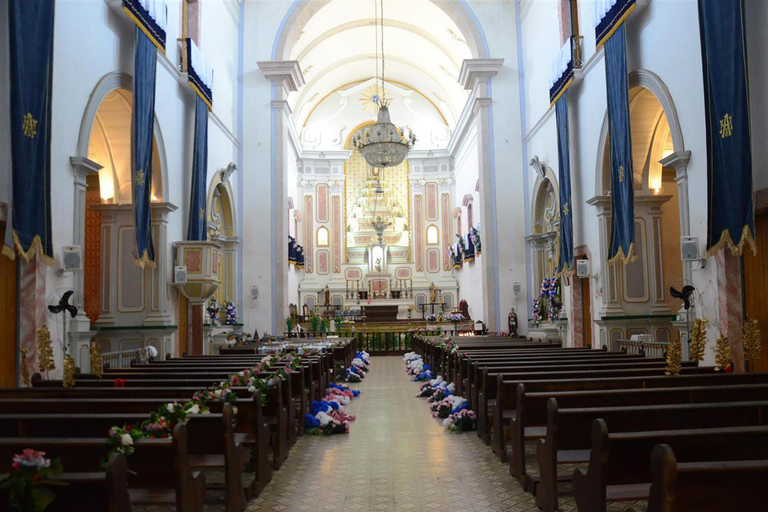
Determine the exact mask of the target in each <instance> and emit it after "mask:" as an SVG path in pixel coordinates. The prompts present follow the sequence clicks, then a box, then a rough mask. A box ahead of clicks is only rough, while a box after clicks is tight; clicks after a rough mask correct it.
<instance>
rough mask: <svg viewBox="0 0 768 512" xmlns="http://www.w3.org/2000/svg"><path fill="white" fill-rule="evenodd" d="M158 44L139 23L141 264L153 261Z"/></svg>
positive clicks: (136, 158)
mask: <svg viewBox="0 0 768 512" xmlns="http://www.w3.org/2000/svg"><path fill="white" fill-rule="evenodd" d="M156 68H157V48H156V47H155V45H154V44H153V43H152V41H150V40H149V38H148V37H147V36H146V35H145V34H144V32H142V30H141V29H139V28H138V27H137V28H136V55H135V58H134V77H133V127H132V128H133V130H132V137H133V144H132V146H133V147H132V157H133V161H132V162H131V164H132V165H131V172H132V176H133V207H134V215H135V221H136V248H135V252H134V257H135V258H136V260H137V262H138V264H139V265H140V266H142V267H143V266H144V265H145V264H150V265H154V263H155V247H154V244H153V243H152V208H151V207H152V140H153V137H152V135H153V131H154V124H155V71H156Z"/></svg>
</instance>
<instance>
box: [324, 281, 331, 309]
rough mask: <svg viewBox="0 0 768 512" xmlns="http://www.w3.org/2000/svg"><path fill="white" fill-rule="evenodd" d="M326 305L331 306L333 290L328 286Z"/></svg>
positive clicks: (326, 286)
mask: <svg viewBox="0 0 768 512" xmlns="http://www.w3.org/2000/svg"><path fill="white" fill-rule="evenodd" d="M325 305H326V306H330V305H331V289H330V288H328V285H325Z"/></svg>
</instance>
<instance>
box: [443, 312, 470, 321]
mask: <svg viewBox="0 0 768 512" xmlns="http://www.w3.org/2000/svg"><path fill="white" fill-rule="evenodd" d="M446 320H448V321H449V322H463V321H464V320H466V318H464V315H462V314H461V313H451V314H449V315H448V316H447V317H446Z"/></svg>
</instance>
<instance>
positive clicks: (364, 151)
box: [352, 0, 416, 169]
mask: <svg viewBox="0 0 768 512" xmlns="http://www.w3.org/2000/svg"><path fill="white" fill-rule="evenodd" d="M379 1H380V2H381V3H380V5H381V15H379V13H378V12H376V15H375V16H374V19H376V18H378V21H379V22H380V24H381V76H379V59H378V46H377V49H376V53H377V55H376V59H375V60H376V79H377V80H378V81H379V82H380V83H381V86H380V87H381V94H379V95H377V97H378V98H380V99H381V100H382V101H381V103H380V104H379V113H378V116H377V118H376V124H374V125H373V126H366V127H364V128H361V129H360V130H358V131H357V133H355V135H354V136H353V137H352V144H353V145H354V146H355V147H356V148H357V149H359V150H360V154H361V155H363V158H364V159H365V161H366V162H368V164H369V165H370V166H371V167H377V168H380V169H383V168H386V167H394V166H396V165H400V164H401V163H402V162H403V160H405V157H406V155H407V154H408V151H410V150H411V148H413V145H414V144H415V143H416V134H415V133H413V132H412V131H410V130H408V131H407V132H406V129H405V128H398V127H397V126H395V125H394V124H392V121H391V120H390V119H389V108H388V106H389V104H388V102H386V101H384V100H383V99H384V98H386V92H385V91H384V0H379ZM375 3H376V2H375V1H374V5H375ZM375 27H376V43H378V31H379V23H375ZM376 89H377V90H379V86H378V85H377V86H376Z"/></svg>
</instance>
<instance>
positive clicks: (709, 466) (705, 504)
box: [648, 444, 768, 512]
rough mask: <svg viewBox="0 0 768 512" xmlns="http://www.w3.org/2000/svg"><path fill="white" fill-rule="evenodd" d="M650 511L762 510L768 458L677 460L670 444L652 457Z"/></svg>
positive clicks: (764, 500)
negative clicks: (703, 460)
mask: <svg viewBox="0 0 768 512" xmlns="http://www.w3.org/2000/svg"><path fill="white" fill-rule="evenodd" d="M651 465H652V472H653V484H652V485H651V492H650V499H649V501H648V512H721V511H725V510H734V511H736V510H744V511H747V510H763V509H765V503H766V499H767V498H768V496H766V485H765V482H766V479H768V460H746V461H708V462H677V460H676V459H675V454H674V452H673V451H672V449H671V448H670V447H669V446H667V445H663V444H662V445H658V446H657V447H656V448H654V450H653V455H652V458H651Z"/></svg>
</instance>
